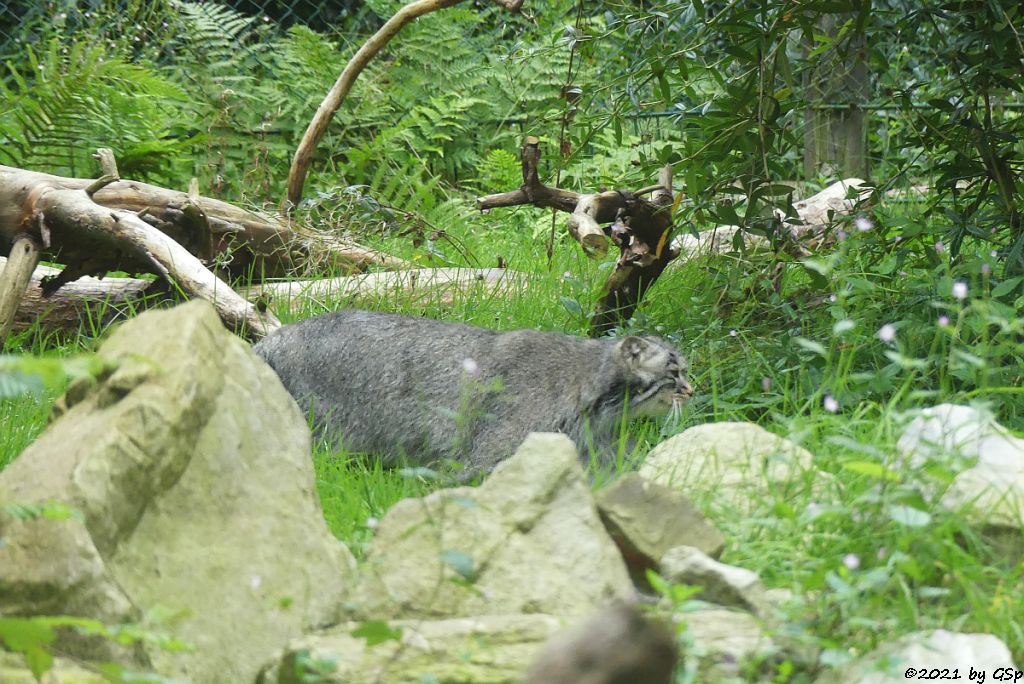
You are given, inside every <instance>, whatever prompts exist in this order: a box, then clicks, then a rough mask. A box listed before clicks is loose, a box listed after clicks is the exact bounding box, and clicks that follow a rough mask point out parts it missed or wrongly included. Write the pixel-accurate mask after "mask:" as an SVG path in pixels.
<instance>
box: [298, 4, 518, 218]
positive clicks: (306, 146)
mask: <svg viewBox="0 0 1024 684" xmlns="http://www.w3.org/2000/svg"><path fill="white" fill-rule="evenodd" d="M460 2H463V0H414V1H413V2H410V3H409V4H408V5H406V6H404V7H402V8H401V9H400V10H398V11H397V12H395V15H394V16H393V17H391V18H390V19H388V20H387V22H385V23H384V25H383V26H381V27H380V28H379V29H378V30H377V32H376V33H374V34H373V35H372V36H370V39H369V40H367V41H366V42H365V43H364V44H363V45H362V47H360V48H359V50H357V51H356V53H355V54H354V55H352V58H351V59H350V60H349V61H348V64H346V65H345V68H344V70H342V72H341V75H340V76H338V80H337V81H335V83H334V85H333V86H332V87H331V89H330V91H329V92H328V93H327V96H326V97H325V98H324V100H323V102H321V103H320V106H319V107H318V108H317V110H316V114H314V115H313V119H312V120H311V121H310V122H309V126H308V127H307V128H306V132H305V133H304V134H303V136H302V141H301V142H300V143H299V147H298V148H297V149H296V151H295V156H294V157H293V158H292V165H291V168H290V169H289V171H288V195H287V198H286V199H287V202H288V204H290V206H291V207H292V208H293V207H296V206H298V204H299V202H300V201H301V200H302V188H303V186H304V185H305V183H306V174H307V173H308V172H309V164H310V162H311V161H312V159H313V153H314V152H315V151H316V148H317V145H319V144H320V140H321V139H322V138H323V137H324V133H326V132H327V126H328V125H329V124H330V123H331V119H333V118H334V114H335V113H336V112H337V111H338V108H339V107H341V104H342V102H344V101H345V97H346V96H348V93H349V91H350V90H351V89H352V84H354V83H355V82H356V79H357V78H359V74H361V73H362V72H363V69H365V68H366V65H367V64H369V63H370V60H371V59H373V58H374V56H375V55H376V54H377V53H378V52H380V50H381V48H383V47H384V46H385V45H387V44H388V42H389V41H390V40H391V39H392V38H394V37H395V35H397V34H398V32H399V31H401V30H402V28H403V27H404V26H405V25H406V24H408V23H409V22H411V21H413V20H414V19H416V18H417V17H421V16H423V15H424V14H429V13H430V12H436V11H438V10H442V9H445V8H447V7H451V6H453V5H457V4H459V3H460ZM496 2H497V4H498V5H501V6H502V7H505V8H506V9H508V10H511V11H518V10H519V7H520V6H521V5H522V3H523V0H496Z"/></svg>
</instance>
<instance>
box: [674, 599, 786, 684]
mask: <svg viewBox="0 0 1024 684" xmlns="http://www.w3.org/2000/svg"><path fill="white" fill-rule="evenodd" d="M679 617H680V618H681V619H682V620H683V622H685V623H686V636H687V638H689V639H690V640H691V641H692V644H693V654H694V655H696V656H697V657H698V659H699V661H700V672H701V675H702V676H701V678H700V679H699V680H698V681H703V682H717V681H721V680H724V679H727V678H729V677H736V676H738V675H739V673H740V669H741V667H742V665H743V664H744V663H745V662H746V661H748V660H749V659H751V658H754V657H755V656H766V655H770V654H772V653H774V652H775V651H776V650H777V647H776V645H775V643H774V642H773V641H772V640H771V639H770V638H769V637H768V636H766V635H765V633H764V631H763V630H762V629H761V625H760V623H759V622H758V620H757V619H756V618H754V617H753V616H751V615H749V614H747V613H740V612H737V611H732V610H725V609H724V608H723V609H718V608H710V609H706V610H696V611H693V612H688V613H682V614H680V615H679Z"/></svg>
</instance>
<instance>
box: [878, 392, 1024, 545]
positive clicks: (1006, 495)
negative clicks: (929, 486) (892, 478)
mask: <svg viewBox="0 0 1024 684" xmlns="http://www.w3.org/2000/svg"><path fill="white" fill-rule="evenodd" d="M897 448H898V449H899V451H900V453H901V454H902V455H903V456H904V457H905V458H906V459H907V461H908V464H909V465H910V466H911V467H912V468H920V467H921V466H923V465H924V464H925V463H926V462H928V461H939V462H940V463H942V464H943V465H944V466H946V467H947V468H950V469H951V470H953V472H955V473H957V475H956V477H955V479H954V480H953V483H952V484H951V485H950V486H949V488H948V489H946V490H945V492H944V493H943V495H942V499H941V501H942V504H943V505H944V506H946V507H947V508H949V509H952V510H960V509H962V508H965V507H966V508H967V513H968V515H969V516H970V519H971V520H972V521H973V522H976V523H982V524H988V525H992V526H996V527H1009V528H1015V529H1017V530H1020V529H1021V528H1024V524H1022V521H1024V439H1020V438H1017V437H1014V436H1013V435H1011V434H1010V433H1009V431H1008V430H1007V429H1006V428H1004V427H1003V426H1002V425H1000V424H999V423H997V422H996V420H995V417H994V416H993V415H992V414H991V412H989V411H987V410H985V409H980V408H975V407H971V406H956V405H953V404H940V405H939V406H935V407H933V408H928V409H925V410H923V411H921V412H920V413H919V414H918V415H917V417H916V418H914V420H912V421H911V422H910V423H909V424H908V425H907V427H906V428H904V430H903V434H902V435H901V436H900V439H899V441H898V442H897Z"/></svg>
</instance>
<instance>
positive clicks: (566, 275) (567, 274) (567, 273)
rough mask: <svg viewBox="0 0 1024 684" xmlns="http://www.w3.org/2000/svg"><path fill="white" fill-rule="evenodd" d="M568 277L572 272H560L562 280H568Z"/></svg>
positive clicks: (570, 276)
mask: <svg viewBox="0 0 1024 684" xmlns="http://www.w3.org/2000/svg"><path fill="white" fill-rule="evenodd" d="M569 278H572V273H570V272H569V271H566V272H565V273H563V274H562V279H563V280H568V279H569Z"/></svg>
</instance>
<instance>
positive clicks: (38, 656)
mask: <svg viewBox="0 0 1024 684" xmlns="http://www.w3.org/2000/svg"><path fill="white" fill-rule="evenodd" d="M25 664H26V665H27V666H28V669H29V670H31V671H32V674H33V675H34V676H35V678H36V679H42V677H43V675H44V674H46V673H47V672H49V671H50V668H51V667H53V654H51V653H50V652H49V651H47V650H46V649H45V648H42V647H41V646H33V647H32V648H29V649H28V650H26V651H25Z"/></svg>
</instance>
